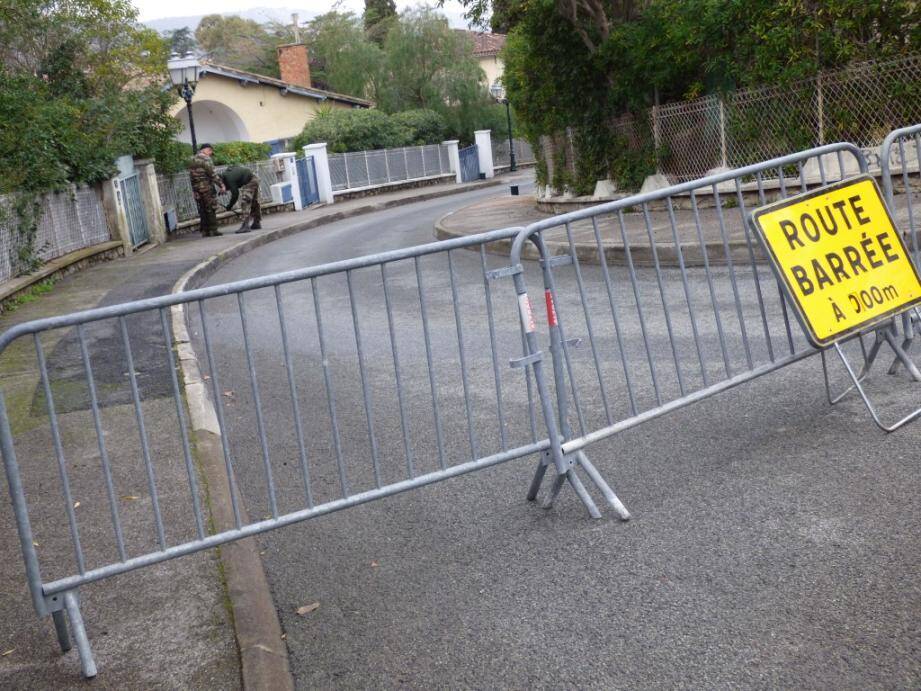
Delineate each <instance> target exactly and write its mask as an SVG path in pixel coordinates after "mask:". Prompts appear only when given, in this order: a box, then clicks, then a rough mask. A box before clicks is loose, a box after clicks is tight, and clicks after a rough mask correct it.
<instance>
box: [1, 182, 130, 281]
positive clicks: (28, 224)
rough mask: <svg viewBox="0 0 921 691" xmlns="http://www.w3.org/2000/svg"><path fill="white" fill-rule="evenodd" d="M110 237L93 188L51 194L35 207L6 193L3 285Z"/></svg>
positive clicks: (103, 213) (2, 251) (2, 214)
mask: <svg viewBox="0 0 921 691" xmlns="http://www.w3.org/2000/svg"><path fill="white" fill-rule="evenodd" d="M17 207H20V210H21V211H22V212H23V213H20V211H18V210H17ZM33 224H34V232H33V228H32V226H33ZM111 239H112V236H111V234H110V232H109V228H108V225H107V224H106V217H105V212H104V210H103V206H102V201H101V199H100V197H99V194H98V193H97V191H96V190H95V189H94V188H92V187H86V186H79V187H74V186H72V187H70V188H69V189H67V190H64V191H61V192H52V193H50V194H46V195H45V196H43V197H41V198H40V199H39V200H38V202H37V203H36V204H35V206H34V207H33V205H32V203H31V202H30V201H28V200H27V201H25V202H24V203H23V202H22V201H21V200H20V203H17V198H16V195H12V194H8V195H2V196H0V283H2V282H3V281H7V280H9V279H11V278H15V277H16V276H18V275H20V274H21V273H24V272H27V271H31V270H33V269H35V268H36V266H37V265H40V264H43V263H45V262H48V261H50V260H52V259H55V258H57V257H61V256H63V255H65V254H68V253H70V252H75V251H77V250H80V249H83V248H84V247H91V246H92V245H98V244H100V243H103V242H108V241H109V240H111Z"/></svg>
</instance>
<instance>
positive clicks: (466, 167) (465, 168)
mask: <svg viewBox="0 0 921 691" xmlns="http://www.w3.org/2000/svg"><path fill="white" fill-rule="evenodd" d="M457 153H458V155H459V156H460V169H461V180H463V181H464V182H472V181H474V180H478V179H479V178H480V156H479V153H478V152H477V146H476V144H474V145H473V146H468V147H467V148H466V149H461V150H460V151H458V152H457Z"/></svg>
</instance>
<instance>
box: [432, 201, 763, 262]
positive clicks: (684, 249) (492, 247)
mask: <svg viewBox="0 0 921 691" xmlns="http://www.w3.org/2000/svg"><path fill="white" fill-rule="evenodd" d="M458 211H463V209H459V210H458ZM458 211H452V212H450V213H447V214H445V215H444V216H442V217H441V218H439V219H438V220H437V221H436V222H435V237H436V239H438V240H453V239H454V238H462V237H467V236H468V235H471V233H465V232H464V231H461V230H456V229H454V228H450V227H448V226H447V225H445V223H444V221H445V219H447V218H448V217H449V216H452V215H453V214H455V213H458ZM487 230H492V229H491V228H483V229H480V230H478V231H477V232H485V231H487ZM513 242H514V238H513V239H509V240H499V241H496V242H491V243H489V244H488V245H487V246H486V251H487V252H489V253H490V254H499V255H502V256H506V257H507V256H508V254H509V252H511V249H512V243H513ZM544 244H545V246H546V248H547V252H548V253H549V254H550V255H551V256H557V255H564V254H569V243H566V242H558V241H554V240H547V241H545V243H544ZM574 246H575V250H576V257H577V258H578V259H579V262H580V263H582V264H600V263H601V262H600V261H599V260H598V247H597V246H596V245H595V244H594V243H588V242H576V243H575V244H574ZM705 246H706V250H707V259H708V261H709V263H710V266H725V265H726V264H727V262H726V250H725V248H724V247H723V243H722V242H708V243H706V245H705ZM728 246H729V253H730V256H731V258H732V263H733V264H735V265H738V264H750V263H751V257H750V256H749V253H748V243H746V242H742V241H730V242H729V243H728ZM752 248H753V250H754V253H755V261H756V262H758V263H759V264H762V263H765V262H766V261H767V257H766V256H765V255H764V252H763V251H762V250H761V248H760V246H757V245H756V244H753V246H752ZM656 255H657V256H658V260H659V265H660V266H668V267H677V266H680V264H679V262H678V252H677V250H676V249H675V246H674V245H656ZM521 257H522V259H531V260H534V261H537V260H538V259H540V255H539V254H538V252H537V248H536V247H535V246H534V245H533V244H532V243H530V242H529V243H527V244H525V246H524V248H523V251H522V253H521ZM630 258H631V259H632V260H633V265H634V266H638V267H651V266H655V257H653V252H652V250H651V249H650V248H649V246H648V245H647V246H633V245H631V246H630ZM681 258H682V259H683V261H684V265H685V266H686V267H698V266H704V260H703V254H702V253H701V251H700V246H699V245H698V244H697V243H691V244H687V245H684V244H682V245H681ZM604 259H605V261H606V262H607V264H608V265H610V266H626V264H627V259H626V254H625V253H624V247H623V245H604Z"/></svg>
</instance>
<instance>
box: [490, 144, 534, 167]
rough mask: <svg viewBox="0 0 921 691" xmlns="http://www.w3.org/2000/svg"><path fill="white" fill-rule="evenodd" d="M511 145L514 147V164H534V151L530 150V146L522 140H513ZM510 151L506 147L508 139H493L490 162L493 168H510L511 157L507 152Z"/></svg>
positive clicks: (507, 146)
mask: <svg viewBox="0 0 921 691" xmlns="http://www.w3.org/2000/svg"><path fill="white" fill-rule="evenodd" d="M512 142H513V144H514V145H515V163H517V164H519V165H521V164H527V163H534V161H535V157H534V150H533V149H532V148H531V145H530V144H528V142H527V141H525V140H524V139H513V140H512ZM510 150H511V149H510V148H509V145H508V139H493V140H492V162H493V166H495V167H496V168H504V167H505V166H510V165H511V164H512V159H511V156H510V155H509V151H510Z"/></svg>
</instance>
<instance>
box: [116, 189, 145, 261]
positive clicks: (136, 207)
mask: <svg viewBox="0 0 921 691" xmlns="http://www.w3.org/2000/svg"><path fill="white" fill-rule="evenodd" d="M118 192H119V194H120V196H121V204H122V208H124V210H125V217H126V218H127V219H128V230H129V232H130V234H131V246H132V247H139V246H141V245H143V244H144V243H145V242H150V229H149V228H148V227H147V214H146V213H144V201H143V199H142V198H141V184H140V181H139V180H138V174H137V173H135V174H134V175H128V176H126V177H123V178H120V179H119V181H118Z"/></svg>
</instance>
